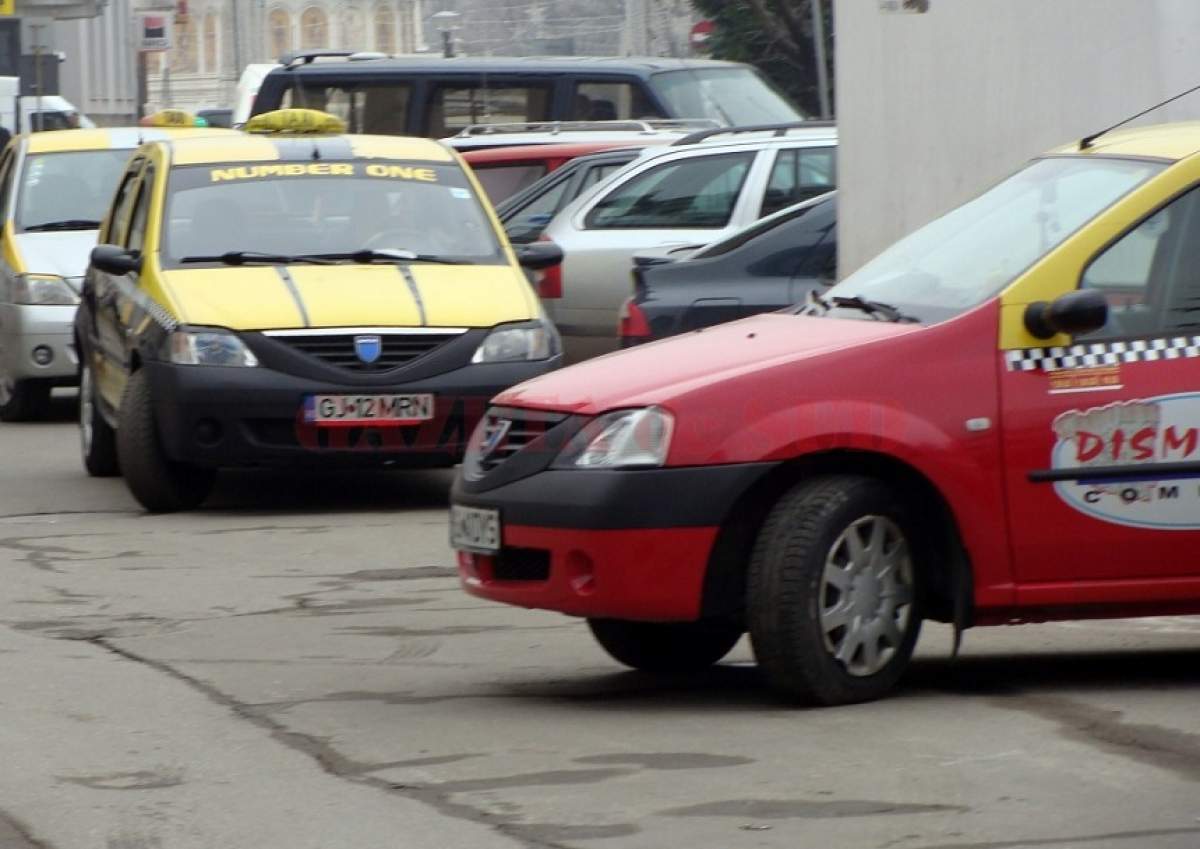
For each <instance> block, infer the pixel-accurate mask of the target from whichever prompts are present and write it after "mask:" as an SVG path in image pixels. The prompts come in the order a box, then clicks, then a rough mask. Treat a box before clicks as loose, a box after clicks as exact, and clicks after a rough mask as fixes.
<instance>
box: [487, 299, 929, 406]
mask: <svg viewBox="0 0 1200 849" xmlns="http://www.w3.org/2000/svg"><path fill="white" fill-rule="evenodd" d="M919 329H920V326H919V325H913V324H892V323H889V322H883V321H859V320H854V319H830V318H810V317H807V316H796V315H788V314H784V313H767V314H764V315H759V316H754V317H753V318H747V319H743V320H742V321H736V322H733V323H732V324H723V325H719V326H717V327H712V328H708V329H705V330H700V331H696V332H693V333H688V334H686V335H683V336H676V337H674V338H672V339H666V340H664V341H662V342H656V343H653V344H650V345H643V346H640V347H637V348H631V349H629V350H625V351H618V352H616V353H614V354H608V355H607V356H604V357H599V358H597V359H594V360H588V361H587V362H583V363H580V364H578V365H574V366H571V367H570V368H565V369H562V370H560V371H556V372H551V373H550V374H547V375H543V376H542V377H538V378H535V379H533V380H530V381H528V382H526V383H522V384H520V385H519V386H516V387H513V388H512V389H509V390H507V391H505V392H502V393H501V394H500V395H498V396H496V398H495V399H494V401H493V403H495V404H502V405H504V406H511V407H532V408H537V409H544V410H560V411H563V412H571V413H586V414H594V413H600V412H603V411H605V410H611V409H614V408H617V407H640V406H645V405H648V404H661V403H665V402H667V401H668V400H669V399H671V398H673V397H676V396H680V395H685V394H688V393H689V392H692V391H694V390H696V389H701V388H704V387H706V386H710V385H712V384H715V383H720V382H722V381H729V380H733V379H736V378H737V377H739V376H741V375H744V374H748V373H753V372H756V371H759V370H761V369H764V368H770V367H772V366H776V365H780V364H782V363H791V362H796V361H798V360H804V359H809V358H815V357H819V356H821V355H822V354H827V353H829V352H831V351H837V350H840V349H843V348H847V347H851V346H853V345H859V344H862V343H864V342H870V341H873V340H876V339H883V338H887V337H894V336H901V335H904V334H907V333H912V332H913V331H915V330H919Z"/></svg>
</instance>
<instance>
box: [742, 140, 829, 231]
mask: <svg viewBox="0 0 1200 849" xmlns="http://www.w3.org/2000/svg"><path fill="white" fill-rule="evenodd" d="M836 184H837V157H836V155H835V152H834V149H833V148H832V147H809V148H792V149H790V150H781V151H779V153H778V154H776V156H775V164H774V166H773V167H772V168H771V178H770V180H768V181H767V191H766V193H765V194H764V195H763V202H762V208H761V210H760V211H759V215H760V216H761V215H770V214H771V213H772V212H778V211H779V210H781V209H783V208H784V207H787V206H791V205H792V204H794V203H799V202H800V201H802V200H808V199H809V198H813V197H816V196H818V195H823V194H825V192H827V191H829V190H830V189H833V188H834V187H835V185H836Z"/></svg>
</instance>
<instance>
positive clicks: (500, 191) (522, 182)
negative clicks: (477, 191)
mask: <svg viewBox="0 0 1200 849" xmlns="http://www.w3.org/2000/svg"><path fill="white" fill-rule="evenodd" d="M475 176H476V177H477V178H478V179H479V183H480V185H482V186H483V190H484V191H485V192H487V196H488V198H489V199H490V200H491V202H492V203H499V202H500V201H502V200H504V199H505V198H510V197H512V196H513V195H515V194H516V193H517V192H519V191H521V189H523V188H525V187H526V186H532V185H533V184H534V183H536V182H537V181H538V180H540V179H541V178H542V177H544V176H546V165H545V163H543V162H521V163H518V164H514V165H482V166H478V167H476V168H475Z"/></svg>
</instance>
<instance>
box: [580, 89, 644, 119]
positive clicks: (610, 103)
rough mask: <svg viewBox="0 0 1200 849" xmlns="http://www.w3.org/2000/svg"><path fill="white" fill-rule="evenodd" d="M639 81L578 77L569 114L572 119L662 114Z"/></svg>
mask: <svg viewBox="0 0 1200 849" xmlns="http://www.w3.org/2000/svg"><path fill="white" fill-rule="evenodd" d="M662 117H663V115H662V111H661V110H660V109H658V108H656V107H654V106H652V105H651V103H650V100H649V99H648V98H647V97H646V95H645V93H644V92H643V91H642V88H641V86H640V85H636V84H634V83H633V82H607V81H605V82H600V81H593V80H580V81H579V82H577V83H576V84H575V98H574V100H573V101H572V104H571V118H572V119H574V120H576V121H615V120H628V119H635V120H637V119H654V118H662Z"/></svg>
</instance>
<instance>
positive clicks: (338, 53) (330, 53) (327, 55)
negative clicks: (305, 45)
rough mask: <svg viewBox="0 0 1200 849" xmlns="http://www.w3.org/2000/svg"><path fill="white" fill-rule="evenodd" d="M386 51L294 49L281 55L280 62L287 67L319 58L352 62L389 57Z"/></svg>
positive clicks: (306, 63) (307, 63)
mask: <svg viewBox="0 0 1200 849" xmlns="http://www.w3.org/2000/svg"><path fill="white" fill-rule="evenodd" d="M387 58H388V54H386V53H375V52H372V51H369V50H338V49H329V48H324V47H322V48H316V49H311V50H294V51H292V52H291V53H284V54H283V55H282V56H280V57H279V64H280V65H283V66H284V67H285V68H291V67H293V66H295V65H309V64H311V63H312V62H314V61H315V60H317V59H348V60H350V61H351V62H358V61H362V60H364V59H387Z"/></svg>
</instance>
